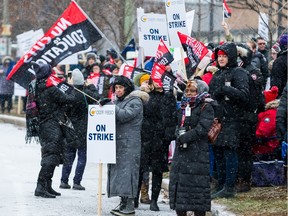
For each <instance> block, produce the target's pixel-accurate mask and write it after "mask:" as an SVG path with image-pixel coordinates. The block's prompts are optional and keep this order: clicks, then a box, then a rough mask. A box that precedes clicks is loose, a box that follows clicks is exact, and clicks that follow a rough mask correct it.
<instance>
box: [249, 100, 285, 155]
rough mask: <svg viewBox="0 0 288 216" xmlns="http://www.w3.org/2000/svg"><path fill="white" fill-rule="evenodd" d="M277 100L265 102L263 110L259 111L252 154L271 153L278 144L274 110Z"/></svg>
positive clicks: (275, 110)
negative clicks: (255, 140)
mask: <svg viewBox="0 0 288 216" xmlns="http://www.w3.org/2000/svg"><path fill="white" fill-rule="evenodd" d="M278 106H279V100H273V101H271V102H269V103H267V104H266V106H265V111H264V112H262V113H259V115H258V123H257V128H256V138H257V139H258V141H259V142H257V143H256V144H255V145H254V146H253V152H254V154H268V153H272V152H273V151H274V150H275V149H276V148H277V147H278V146H279V144H280V142H279V140H278V139H277V138H276V112H277V107H278Z"/></svg>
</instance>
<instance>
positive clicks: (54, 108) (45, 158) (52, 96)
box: [36, 79, 75, 166]
mask: <svg viewBox="0 0 288 216" xmlns="http://www.w3.org/2000/svg"><path fill="white" fill-rule="evenodd" d="M74 101H75V97H74V94H73V93H71V94H70V95H68V94H65V93H63V92H62V91H61V90H59V89H58V88H57V87H55V86H51V87H46V79H45V80H44V79H42V80H40V81H37V83H36V104H37V107H38V110H39V116H38V117H39V121H40V122H39V134H38V135H39V139H40V144H41V153H42V160H41V166H57V165H59V164H60V163H62V162H63V150H64V145H63V139H64V138H65V135H64V133H63V132H62V128H61V125H60V124H59V122H65V121H66V120H67V119H66V117H65V115H64V105H66V104H69V103H70V104H72V103H73V102H74Z"/></svg>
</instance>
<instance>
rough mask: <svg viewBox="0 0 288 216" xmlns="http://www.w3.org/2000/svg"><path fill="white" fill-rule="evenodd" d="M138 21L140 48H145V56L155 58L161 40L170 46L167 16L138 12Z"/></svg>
mask: <svg viewBox="0 0 288 216" xmlns="http://www.w3.org/2000/svg"><path fill="white" fill-rule="evenodd" d="M137 21H138V22H137V23H138V33H139V46H140V47H143V49H144V55H145V56H155V53H156V52H157V48H158V44H159V42H160V39H162V40H163V41H164V42H166V43H167V44H168V32H167V23H166V15H165V14H152V13H143V11H142V12H141V10H137ZM178 40H179V39H178Z"/></svg>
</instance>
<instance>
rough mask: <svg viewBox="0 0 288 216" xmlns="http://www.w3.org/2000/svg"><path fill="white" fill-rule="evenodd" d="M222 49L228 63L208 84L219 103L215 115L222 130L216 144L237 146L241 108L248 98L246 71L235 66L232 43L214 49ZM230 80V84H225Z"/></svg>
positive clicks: (235, 59)
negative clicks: (220, 123)
mask: <svg viewBox="0 0 288 216" xmlns="http://www.w3.org/2000/svg"><path fill="white" fill-rule="evenodd" d="M219 50H223V51H224V52H225V53H227V56H228V64H227V65H226V67H224V68H220V70H218V71H217V72H216V73H215V74H214V75H213V78H212V80H211V82H210V84H209V92H210V93H211V96H212V98H213V99H214V100H216V101H217V102H218V104H219V106H218V107H219V109H218V110H217V112H216V116H217V117H218V118H220V119H221V121H222V130H221V132H220V134H219V136H218V138H217V141H216V143H215V144H216V145H219V146H228V147H237V146H238V144H239V143H238V136H239V130H240V122H241V119H243V115H244V112H243V109H244V107H245V105H246V104H247V102H248V99H249V80H248V73H247V71H245V70H244V69H243V68H240V67H237V50H236V46H235V44H233V43H225V44H223V45H221V46H220V47H218V48H217V49H216V51H215V58H216V59H217V57H218V56H217V52H218V51H219ZM225 81H230V82H231V86H225Z"/></svg>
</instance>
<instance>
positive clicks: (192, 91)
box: [185, 89, 197, 93]
mask: <svg viewBox="0 0 288 216" xmlns="http://www.w3.org/2000/svg"><path fill="white" fill-rule="evenodd" d="M188 92H190V93H194V92H197V90H194V89H185V93H188Z"/></svg>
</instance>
